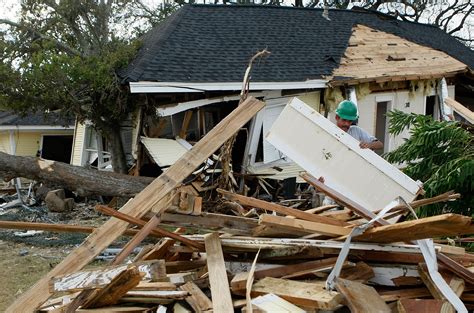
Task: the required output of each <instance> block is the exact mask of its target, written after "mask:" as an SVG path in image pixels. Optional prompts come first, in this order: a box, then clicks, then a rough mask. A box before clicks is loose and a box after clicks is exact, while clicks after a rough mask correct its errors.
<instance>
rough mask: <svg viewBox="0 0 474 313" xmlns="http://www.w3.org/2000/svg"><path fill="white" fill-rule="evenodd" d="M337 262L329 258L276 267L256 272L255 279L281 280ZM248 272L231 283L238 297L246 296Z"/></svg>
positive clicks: (330, 265)
mask: <svg viewBox="0 0 474 313" xmlns="http://www.w3.org/2000/svg"><path fill="white" fill-rule="evenodd" d="M336 261H337V257H333V258H327V259H322V260H315V261H309V262H303V263H298V264H291V265H281V266H275V267H272V268H268V269H261V270H256V271H255V272H254V278H255V279H261V278H265V277H273V278H280V277H283V276H286V275H290V274H293V273H295V272H301V271H306V270H312V271H317V270H321V269H327V268H331V267H332V266H333V265H334V264H335V263H336ZM248 274H249V273H248V272H241V273H237V274H236V275H235V276H234V278H233V279H232V281H231V282H230V285H231V288H232V292H233V293H235V294H238V295H245V290H246V282H247V278H248Z"/></svg>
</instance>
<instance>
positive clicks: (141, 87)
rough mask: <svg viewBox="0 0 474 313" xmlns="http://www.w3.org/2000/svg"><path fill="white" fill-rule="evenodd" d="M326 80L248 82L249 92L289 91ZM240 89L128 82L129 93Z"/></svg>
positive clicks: (235, 87) (319, 85)
mask: <svg viewBox="0 0 474 313" xmlns="http://www.w3.org/2000/svg"><path fill="white" fill-rule="evenodd" d="M327 84H328V80H325V79H311V80H306V81H288V82H250V83H249V90H290V89H305V88H326V87H327ZM241 89H242V82H217V83H209V82H202V83H186V82H152V81H143V82H130V93H181V92H182V93H185V92H186V93H187V92H205V91H226V90H235V91H237V90H238V91H240V90H241Z"/></svg>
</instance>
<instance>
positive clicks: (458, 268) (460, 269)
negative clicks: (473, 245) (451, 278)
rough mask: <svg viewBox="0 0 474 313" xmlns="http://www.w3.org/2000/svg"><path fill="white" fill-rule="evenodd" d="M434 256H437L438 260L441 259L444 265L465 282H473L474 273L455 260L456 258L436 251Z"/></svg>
mask: <svg viewBox="0 0 474 313" xmlns="http://www.w3.org/2000/svg"><path fill="white" fill-rule="evenodd" d="M436 256H437V257H438V260H439V261H441V262H442V263H443V264H444V265H446V267H447V268H448V269H449V270H450V271H451V272H453V273H454V274H456V275H458V276H459V277H460V278H462V279H464V280H465V281H466V282H468V283H470V284H474V273H473V272H471V271H470V270H468V269H467V268H465V267H464V266H462V265H461V264H459V263H458V262H456V260H454V257H452V258H450V257H448V256H447V255H445V254H443V253H438V254H437V255H436Z"/></svg>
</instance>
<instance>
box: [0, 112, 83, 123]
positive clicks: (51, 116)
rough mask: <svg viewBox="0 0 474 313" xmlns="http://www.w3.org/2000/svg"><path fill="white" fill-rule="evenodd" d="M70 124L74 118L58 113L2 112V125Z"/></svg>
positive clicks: (0, 118)
mask: <svg viewBox="0 0 474 313" xmlns="http://www.w3.org/2000/svg"><path fill="white" fill-rule="evenodd" d="M49 125H54V126H70V125H74V120H73V119H71V118H69V119H66V118H64V117H61V116H60V115H59V114H58V113H47V114H42V113H29V114H27V115H25V116H22V115H18V114H16V113H13V112H9V111H1V112H0V126H49Z"/></svg>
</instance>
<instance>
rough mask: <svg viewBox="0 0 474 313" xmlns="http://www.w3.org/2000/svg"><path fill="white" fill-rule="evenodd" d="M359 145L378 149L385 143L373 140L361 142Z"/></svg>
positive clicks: (363, 147)
mask: <svg viewBox="0 0 474 313" xmlns="http://www.w3.org/2000/svg"><path fill="white" fill-rule="evenodd" d="M359 147H361V148H362V149H372V150H377V149H382V148H383V143H382V142H381V141H379V140H376V141H372V142H361V143H359Z"/></svg>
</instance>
